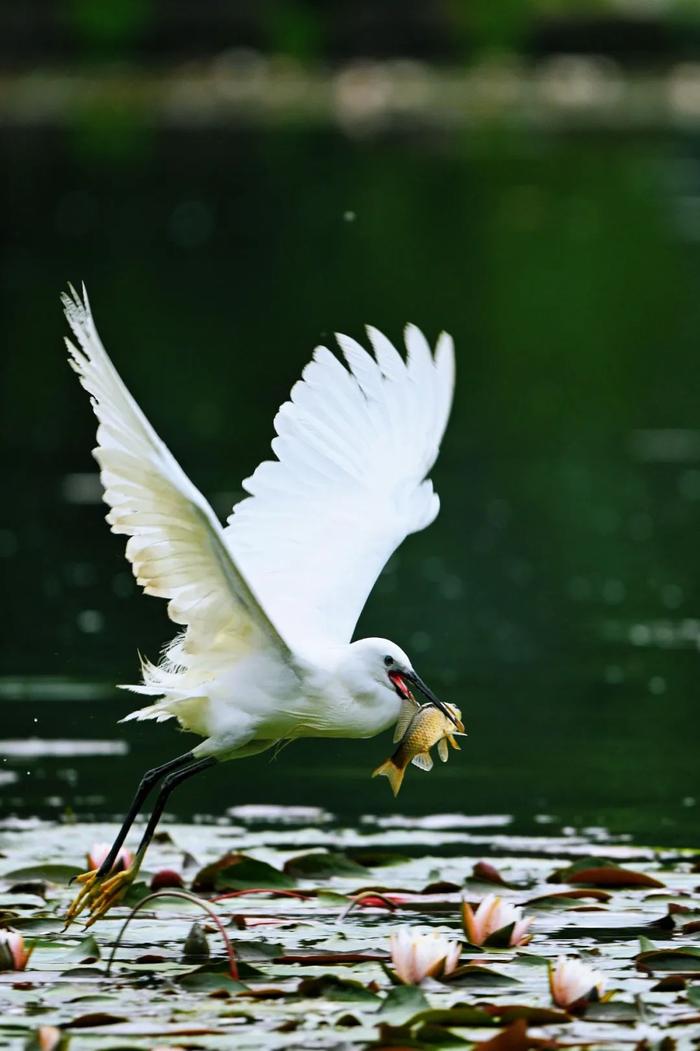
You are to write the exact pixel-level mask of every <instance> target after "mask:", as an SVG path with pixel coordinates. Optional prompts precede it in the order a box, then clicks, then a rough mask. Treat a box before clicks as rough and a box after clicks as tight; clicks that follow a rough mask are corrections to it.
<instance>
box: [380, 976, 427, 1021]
mask: <svg viewBox="0 0 700 1051" xmlns="http://www.w3.org/2000/svg"><path fill="white" fill-rule="evenodd" d="M429 1008H430V1004H429V1003H428V1000H427V999H426V996H425V993H424V992H423V991H422V990H421V989H420V987H419V986H417V985H396V986H394V988H393V989H390V990H389V992H388V993H387V995H386V997H385V999H384V1003H383V1004H382V1006H381V1007H380V1008H379V1011H378V1017H380V1018H381V1019H382V1021H386V1022H388V1023H389V1024H390V1025H403V1024H404V1023H405V1022H406V1021H408V1019H409V1018H414V1017H415V1016H416V1015H417V1014H418V1013H419V1012H420V1011H426V1010H428V1009H429Z"/></svg>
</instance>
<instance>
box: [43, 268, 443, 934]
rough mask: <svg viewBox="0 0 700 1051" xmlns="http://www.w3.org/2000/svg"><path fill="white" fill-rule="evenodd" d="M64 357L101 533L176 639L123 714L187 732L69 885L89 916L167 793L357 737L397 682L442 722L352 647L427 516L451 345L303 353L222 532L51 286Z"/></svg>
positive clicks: (394, 669)
mask: <svg viewBox="0 0 700 1051" xmlns="http://www.w3.org/2000/svg"><path fill="white" fill-rule="evenodd" d="M62 298H63V305H64V308H65V313H66V318H67V320H68V323H69V325H70V327H71V329H72V332H73V336H74V339H75V342H73V341H71V340H70V339H68V340H66V344H67V347H68V352H69V359H70V364H71V365H72V367H73V368H74V370H75V371H76V372H77V374H78V376H79V378H80V382H81V384H82V386H83V387H84V388H85V390H87V392H88V393H89V394H90V398H91V402H92V406H93V409H94V411H95V414H96V416H97V418H98V421H99V425H98V428H97V448H96V449H95V450H94V455H95V457H96V459H97V461H98V463H99V466H100V469H101V479H102V484H103V486H104V499H105V501H106V502H107V504H108V505H109V506H110V511H109V514H108V515H107V521H108V522H109V523H110V525H111V528H112V532H114V533H123V534H125V535H126V536H128V537H129V539H128V541H127V544H126V556H127V558H128V559H129V561H130V562H131V564H132V568H133V572H134V575H135V577H136V580H137V582H138V583H139V584H140V585H141V586H142V587H143V589H144V591H145V593H146V594H149V595H157V596H160V597H162V598H165V599H167V600H168V613H169V615H170V618H171V620H173V621H174V622H175V623H176V624H178V625H180V626H181V629H182V630H181V631H180V633H179V634H178V635H177V636H176V637H175V639H174V640H173V641H172V642H171V643H170V645H169V646H168V647H167V648H166V649H165V651H164V653H163V655H162V657H161V659H160V661H159V663H158V664H151V663H149V662H146V661H143V662H142V673H143V681H142V682H141V683H140V684H138V685H135V686H128V687H126V688H127V689H130V690H133V691H134V692H135V693H140V694H143V695H145V696H146V697H148V698H149V703H148V704H147V706H146V707H143V708H139V709H138V710H137V711H134V712H132V713H130V714H129V715H127V716H126V719H125V720H123V721H127V720H129V719H153V720H156V721H157V722H161V721H164V720H166V719H176V720H177V722H178V723H179V725H180V726H181V727H182V729H184V730H186V731H190V732H192V733H194V734H197V735H199V736H200V737H201V738H203V740H202V741H201V742H200V743H199V744H197V745H196V746H195V747H194V748H192V749H191V751H188V752H187V753H185V754H184V755H181V756H178V757H177V758H176V759H173V760H172V761H171V762H169V763H166V764H165V765H163V766H160V767H157V768H155V769H153V770H149V771H148V772H147V773H146V774H145V776H144V777H143V779H142V781H141V783H140V785H139V787H138V790H137V792H136V795H135V797H134V800H133V802H132V805H131V807H130V809H129V812H128V814H127V816H126V819H125V821H124V823H123V825H122V827H121V829H120V831H119V834H118V835H117V837H116V839H115V841H114V843H113V845H112V848H111V850H110V852H109V854H108V855H107V857H106V858H105V860H104V862H103V863H102V865H101V866H100V868H99V869H96V870H93V871H91V872H87V873H84V874H83V875H82V876H80V877H78V879H79V881H80V882H81V884H82V887H81V890H80V893H79V894H78V896H77V897H76V899H75V901H74V902H73V904H72V905H71V908H70V910H69V913H68V920H71V919H73V918H75V917H76V916H77V915H78V914H79V913H80V912H82V911H83V909H85V908H89V909H90V917H89V923H92V922H94V920H95V919H97V918H98V917H99V916H101V915H103V913H104V912H105V911H106V910H107V909H108V908H109V907H110V905H112V904H113V903H114V902H115V901H116V900H118V898H119V897H121V895H122V893H123V892H124V891H125V890H126V888H127V887H128V885H129V883H130V882H131V881H132V880H133V879H134V877H135V875H136V873H137V872H138V870H139V867H140V865H141V862H142V860H143V856H144V853H145V851H146V849H147V847H148V844H149V842H150V840H151V838H152V836H153V833H154V831H155V828H156V826H157V823H158V821H159V819H160V816H161V814H162V812H163V809H164V807H165V803H166V800H167V798H168V796H169V794H170V793H171V792H172V790H173V788H175V786H176V785H177V784H179V783H180V782H181V781H183V780H185V778H188V777H190V776H192V775H193V774H195V773H197V772H198V771H200V770H203V769H204V768H205V767H208V766H210V765H212V764H213V763H215V762H220V761H223V760H228V759H238V758H242V757H244V756H250V755H254V754H256V753H259V752H263V751H265V750H266V749H268V748H271V747H272V746H273V745H274V744H276V743H277V742H279V741H284V740H289V739H296V738H299V737H354V738H367V737H373V736H374V735H375V734H378V733H381V731H383V730H385V729H387V728H388V727H389V726H391V725H392V724H393V723H395V722H396V720H397V719H398V717H399V713H400V710H401V704H402V702H403V701H406V700H410V699H411V697H412V694H411V687H412V686H413V687H416V688H417V689H418V690H420V691H421V693H423V695H424V696H425V697H426V698H427V700H428V701H429V702H431V703H432V704H434V705H435V706H436V707H438V708H439V709H440V710H441V711H442V712H443V713H444V714H446V715H447V716H448V718H453V716H452V715H451V712H450V710H449V709H448V708H446V707H445V705H443V703H442V702H441V701H440V700H439V699H438V698H437V697H436V696H435V694H434V693H432V691H431V690H430V689H429V688H428V686H426V684H425V683H424V682H423V680H422V679H421V678H420V676H419V675H418V674H417V672H416V671H415V670H414V668H413V666H412V664H411V662H410V660H409V658H408V657H407V655H406V654H405V653H404V651H403V650H402V649H400V647H399V646H397V645H396V644H395V643H393V642H390V641H388V640H386V639H378V638H371V639H360V640H359V641H356V642H351V638H352V634H353V631H354V628H355V624H356V622H357V619H358V617H359V615H360V612H361V610H362V607H363V606H364V604H365V601H366V599H367V596H368V595H369V592H370V591H371V589H372V587H373V585H374V582H375V580H376V579H377V577H378V575H379V573H380V572H381V570H382V568H383V566H384V564H385V563H386V561H387V559H388V558H389V557H390V555H391V554H392V552H393V551H394V550H395V549H396V548H397V547H398V546H399V544H400V543H401V542H402V541H403V540H404V538H405V537H406V536H407V535H408V534H409V533H414V532H417V531H418V530H421V529H424V528H425V527H426V526H427V525H429V524H430V523H431V522H432V521H433V519H434V518H435V516H436V515H437V513H438V509H439V500H438V497H437V495H436V493H435V492H434V490H433V486H432V483H431V482H430V481H429V480H428V479H427V475H428V472H429V471H430V469H431V468H432V466H433V464H434V462H435V459H436V457H437V454H438V450H439V446H440V442H441V440H442V436H443V434H444V431H445V427H446V424H447V419H448V416H449V412H450V407H451V403H452V392H453V386H454V350H453V345H452V340H451V338H450V337H449V336H448V335H446V334H445V333H443V334H442V335H441V336H440V337H439V339H438V341H437V344H436V347H435V351H434V353H433V352H432V351H431V349H430V347H429V345H428V343H427V341H426V339H425V337H424V336H423V334H422V333H421V332H420V331H419V329H417V328H416V327H415V326H414V325H408V326H407V327H406V329H405V344H406V351H407V355H406V358H405V359H404V357H402V355H401V354H400V353H399V352H398V351H397V350H396V348H395V347H394V346H393V345H392V344H391V343H390V342H389V340H388V339H387V338H386V337H385V336H384V335H382V333H381V332H379V331H377V329H375V328H371V327H368V328H367V335H368V337H369V341H370V344H371V347H372V350H373V354H371V353H369V352H368V351H367V350H365V349H364V348H363V347H362V346H361V345H360V344H359V343H357V342H356V341H355V340H353V339H351V338H349V337H348V336H343V335H337V336H336V339H337V342H338V345H339V348H340V351H341V352H342V355H343V357H344V359H345V364H343V363H342V362H341V360H340V359H339V357H336V355H335V354H333V353H331V351H330V350H328V349H327V348H326V347H317V348H316V350H315V351H314V354H313V358H312V360H311V362H310V363H309V364H308V365H307V366H306V368H305V369H304V371H303V373H302V379H301V380H300V381H299V382H298V383H296V384H295V385H294V387H293V388H292V391H291V396H290V400H289V401H287V402H285V403H284V404H283V405H282V407H281V408H280V410H279V412H278V413H277V416H276V417H275V431H276V437H275V438H274V440H273V442H272V449H273V451H274V454H275V457H276V459H275V460H272V461H265V462H264V463H262V464H260V466H259V467H258V468H257V469H256V470H255V472H254V473H253V475H252V476H251V477H250V478H248V479H247V480H246V481H244V482H243V487H244V489H245V490H246V492H247V493H248V494H249V496H248V497H247V498H245V499H244V500H242V501H241V502H240V503H238V504H236V505H235V507H234V508H233V512H232V514H231V516H230V517H229V519H228V522H227V524H226V526H225V527H223V526H222V525H221V523H220V522H219V521H218V519H217V517H216V516H215V514H214V512H213V510H212V508H211V507H210V505H209V504H208V503H207V501H206V500H205V498H204V497H203V496H202V494H201V493H200V492H199V490H197V489H196V488H195V486H194V485H193V484H192V482H191V481H190V480H189V478H188V477H187V476H186V475H185V473H184V472H183V470H182V469H181V467H180V466H179V464H178V463H177V462H176V460H175V459H174V457H173V456H172V454H171V453H170V452H169V450H168V449H167V448H166V446H165V445H164V444H163V442H162V441H161V440H160V438H159V437H158V435H157V434H156V433H155V431H154V430H153V428H152V427H151V425H150V423H149V422H148V420H147V419H146V417H145V416H144V414H143V412H142V411H141V409H140V408H139V406H138V405H137V404H136V402H135V401H134V399H133V398H132V397H131V395H130V394H129V392H128V390H127V388H126V387H125V385H124V383H123V382H122V380H121V378H120V376H119V374H118V373H117V371H116V369H115V367H114V365H113V364H112V362H111V360H110V359H109V357H108V355H107V352H106V351H105V349H104V347H103V345H102V343H101V341H100V338H99V336H98V334H97V330H96V328H95V325H94V322H93V319H92V314H91V311H90V306H89V303H88V299H87V294H86V292H85V289H84V288H83V294H82V298H81V297H80V296H79V295H78V294H77V293H76V292H75V290H74V289H73V288H72V287H71V288H70V290H69V294H66V295H64V296H63V297H62ZM158 782H162V784H161V788H160V793H159V795H158V796H157V799H156V802H155V805H154V809H153V812H152V814H151V816H150V819H149V821H148V824H147V827H146V830H145V832H144V834H143V837H142V840H141V844H140V846H139V848H138V851H137V853H136V857H135V860H134V864H133V865H132V866H130V867H129V868H128V869H126V870H125V871H120V872H117V873H116V874H114V875H110V872H111V870H112V868H113V866H114V862H115V859H116V858H117V855H118V852H119V850H120V848H121V846H122V844H123V842H124V840H125V838H126V836H127V833H128V831H129V829H130V827H131V825H132V824H133V822H134V820H135V818H136V817H137V815H138V813H139V811H140V809H141V807H142V806H143V804H144V802H145V799H146V797H147V795H148V794H149V792H150V791H151V789H152V788H154V786H155V785H156V784H157V783H158Z"/></svg>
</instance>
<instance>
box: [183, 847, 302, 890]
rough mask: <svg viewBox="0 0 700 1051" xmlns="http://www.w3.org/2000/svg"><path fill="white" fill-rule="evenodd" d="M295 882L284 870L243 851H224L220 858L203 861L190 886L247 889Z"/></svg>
mask: <svg viewBox="0 0 700 1051" xmlns="http://www.w3.org/2000/svg"><path fill="white" fill-rule="evenodd" d="M295 886H296V881H295V880H293V879H292V878H291V877H290V876H289V875H288V874H287V873H284V872H280V870H279V869H276V868H274V867H273V866H272V865H268V864H267V862H265V861H258V860H257V859H256V858H250V857H248V856H247V855H246V854H234V853H229V854H225V855H224V856H223V857H222V858H219V859H218V860H217V861H214V862H212V864H211V865H205V867H204V868H203V869H200V871H199V872H198V873H197V875H196V876H195V878H194V880H193V882H192V889H193V890H195V891H227V890H250V889H251V888H254V887H261V888H262V887H269V888H276V887H280V888H282V889H284V890H289V889H291V888H293V887H295Z"/></svg>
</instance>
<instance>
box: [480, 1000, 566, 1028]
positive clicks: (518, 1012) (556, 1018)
mask: <svg viewBox="0 0 700 1051" xmlns="http://www.w3.org/2000/svg"><path fill="white" fill-rule="evenodd" d="M481 1007H482V1009H483V1010H484V1011H485V1012H486V1013H487V1014H488V1015H490V1017H491V1018H492V1019H493V1020H494V1021H495V1022H498V1024H499V1025H509V1024H510V1023H511V1022H517V1021H518V1020H519V1019H524V1020H525V1021H526V1022H527V1023H528V1024H530V1025H551V1024H554V1023H556V1024H557V1025H564V1024H567V1023H568V1022H571V1016H570V1015H568V1014H567V1013H566V1011H559V1010H557V1009H556V1008H554V1007H533V1006H531V1005H529V1004H482V1005H481Z"/></svg>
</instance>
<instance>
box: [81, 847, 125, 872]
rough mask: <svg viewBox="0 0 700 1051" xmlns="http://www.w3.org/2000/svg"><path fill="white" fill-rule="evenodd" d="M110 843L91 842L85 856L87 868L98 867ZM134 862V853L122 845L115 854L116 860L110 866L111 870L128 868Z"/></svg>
mask: <svg viewBox="0 0 700 1051" xmlns="http://www.w3.org/2000/svg"><path fill="white" fill-rule="evenodd" d="M110 847H111V843H93V844H92V846H91V847H90V850H89V852H88V856H87V863H88V869H89V870H90V871H91V872H92V870H93V869H98V868H99V867H100V865H101V864H102V862H103V861H104V860H105V858H106V857H107V855H108V854H109V851H110ZM133 862H134V855H133V854H132V853H131V851H130V850H127V849H126V847H122V848H121V850H120V851H119V853H118V854H117V860H116V861H115V863H114V865H113V866H112V872H121V870H122V869H128V868H130V866H131V865H132V864H133Z"/></svg>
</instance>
